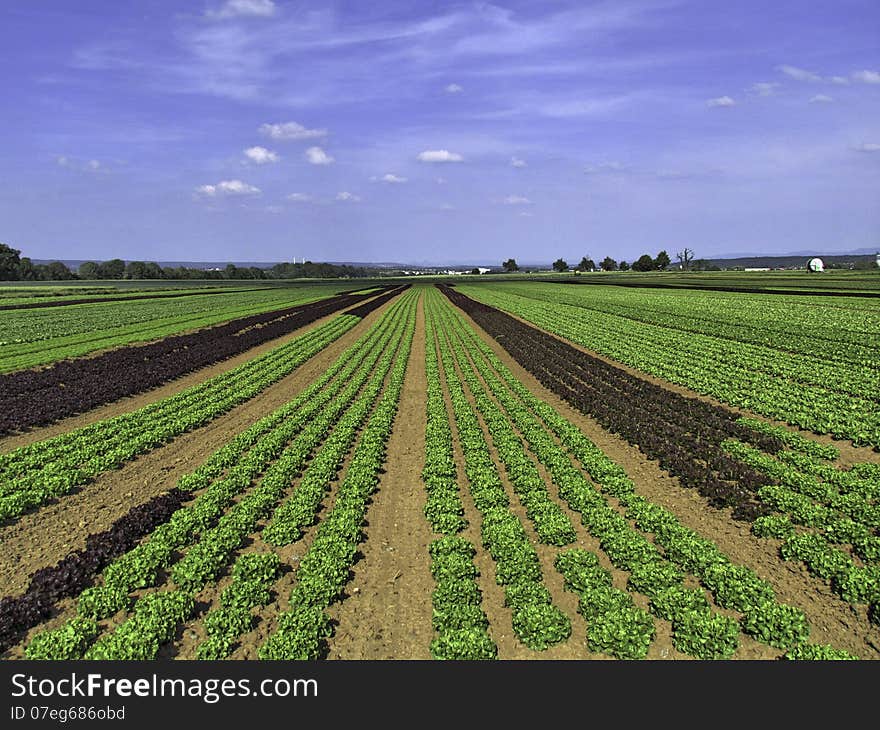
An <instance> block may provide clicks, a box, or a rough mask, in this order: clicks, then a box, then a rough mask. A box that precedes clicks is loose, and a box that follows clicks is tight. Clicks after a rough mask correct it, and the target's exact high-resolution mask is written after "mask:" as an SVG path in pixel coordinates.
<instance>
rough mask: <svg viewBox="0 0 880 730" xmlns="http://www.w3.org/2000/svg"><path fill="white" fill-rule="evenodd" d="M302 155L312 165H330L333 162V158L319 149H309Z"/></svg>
mask: <svg viewBox="0 0 880 730" xmlns="http://www.w3.org/2000/svg"><path fill="white" fill-rule="evenodd" d="M304 155H305V158H306V159H307V160H308V161H309V163H311V164H312V165H331V164H333V162H334V158H333V157H331V156H330V155H328V154H327V153H326V152H324V150H323V149H321V148H320V147H309V148H308V149H307V150H306V151H305V153H304Z"/></svg>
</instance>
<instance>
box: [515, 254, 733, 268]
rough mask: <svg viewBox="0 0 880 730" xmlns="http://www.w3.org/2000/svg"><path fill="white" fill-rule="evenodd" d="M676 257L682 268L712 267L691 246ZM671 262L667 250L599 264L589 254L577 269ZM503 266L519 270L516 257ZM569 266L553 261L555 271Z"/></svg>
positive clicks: (560, 260) (658, 265) (653, 265)
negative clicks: (696, 254)
mask: <svg viewBox="0 0 880 730" xmlns="http://www.w3.org/2000/svg"><path fill="white" fill-rule="evenodd" d="M676 258H677V259H678V261H679V262H680V264H681V268H682V269H692V268H701V269H708V268H711V267H710V266H709V265H708V264H706V262H705V261H702V260H699V261H694V252H693V251H692V250H691V249H689V248H685V249H683V250H681V251H679V252H678V253H677V254H676ZM671 263H672V259H670V258H669V254H668V253H667V252H666V251H660V252H659V253H658V254H657V255H656V256H654V257H652V256H651V255H650V254H642V255H641V256H640V257H639V258H638V259H636V260H635V261H633V262H632V263H629V262H628V261H620V262H618V261H615V260H614V259H613V258H611V257H610V256H606V257H605V258H604V259H602V261H601V263H600V264H599V265H598V266H596V262H595V261H593V259H591V258H590V257H589V256H584V257H583V258H582V259H581V260H580V263H579V264H578V265H577V266H576V267H575V271H597V270H599V269H601V270H602V271H629V270H632V271H664V270H666V269H667V268H668V267H669V265H670V264H671ZM501 267H502V268H503V269H504V270H505V271H507V272H512V271H519V266H518V265H517V263H516V259H512V258H511V259H507V261H503V262H502V263H501ZM569 268H570V267H569V265H568V262H567V261H566V260H565V259H563V258H561V257H560V258H558V259H556V261H554V262H553V270H554V271H558V272H560V273H561V272H563V271H568V270H569ZM714 268H716V269H717V268H718V267H717V266H716V267H714Z"/></svg>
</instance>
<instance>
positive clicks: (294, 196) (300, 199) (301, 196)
mask: <svg viewBox="0 0 880 730" xmlns="http://www.w3.org/2000/svg"><path fill="white" fill-rule="evenodd" d="M287 199H288V200H290V201H292V202H294V203H311V202H312V200H313V199H314V198H312V196H311V195H306V194H305V193H291V194H290V195H288V196H287Z"/></svg>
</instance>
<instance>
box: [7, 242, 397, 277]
mask: <svg viewBox="0 0 880 730" xmlns="http://www.w3.org/2000/svg"><path fill="white" fill-rule="evenodd" d="M387 273H388V272H387V271H383V270H381V269H373V268H369V267H363V266H349V265H348V264H326V263H314V262H312V261H305V262H302V263H298V264H297V263H290V262H283V263H278V264H274V265H273V266H271V267H269V268H265V269H264V268H261V267H259V266H236V265H235V264H227V265H226V266H225V267H224V268H222V269H198V268H193V267H187V266H159V264H157V263H156V262H154V261H128V262H125V261H123V260H122V259H110V260H108V261H85V262H83V263H82V264H80V265H79V267H78V268H77V270H76V271H72V270H71V269H70V267H68V266H67V265H66V264H64V263H63V262H61V261H52V262H50V263H48V264H36V263H34V262H33V261H32V260H31V259H30V258H28V257H27V256H21V251H20V250H18V249H15V248H12V247H11V246H8V245H6V244H4V243H0V281H72V280H76V279H80V280H87V281H93V280H96V279H335V278H368V277H373V276H381V275H383V274H387Z"/></svg>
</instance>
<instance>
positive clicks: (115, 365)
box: [0, 294, 364, 434]
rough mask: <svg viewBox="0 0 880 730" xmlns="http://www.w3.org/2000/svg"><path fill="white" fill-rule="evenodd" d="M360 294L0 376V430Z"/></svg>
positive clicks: (258, 338)
mask: <svg viewBox="0 0 880 730" xmlns="http://www.w3.org/2000/svg"><path fill="white" fill-rule="evenodd" d="M363 298H364V297H363V296H362V295H354V294H341V295H339V296H336V297H333V298H330V299H326V300H322V301H319V302H316V303H313V304H308V305H302V306H297V307H292V308H288V309H285V310H280V311H276V312H268V313H264V314H259V315H253V316H251V317H247V318H244V319H238V320H233V321H231V322H227V323H225V324H223V325H219V326H216V327H211V328H208V329H204V330H199V331H197V332H193V333H190V334H183V335H174V336H171V337H166V338H165V339H163V340H160V341H159V342H154V343H151V344H148V345H139V346H131V347H122V348H118V349H115V350H110V351H107V352H104V353H101V354H99V355H96V356H94V357H88V358H80V359H74V360H64V361H61V362H58V363H55V364H54V365H52V366H51V367H49V368H46V369H44V370H27V371H18V372H14V373H6V374H4V375H0V389H2V390H3V392H4V396H5V397H4V401H5V404H6V408H5V409H4V412H3V414H0V434H3V433H8V432H10V431H14V430H23V429H25V428H28V427H32V426H38V425H45V424H47V423H51V422H53V421H56V420H58V419H59V418H64V417H66V416H71V415H74V414H76V413H82V412H84V411H87V410H90V409H92V408H95V407H97V406H99V405H103V404H105V403H111V402H113V401H115V400H118V399H119V398H123V397H125V396H131V395H135V394H137V393H142V392H144V391H146V390H149V389H151V388H155V387H156V386H158V385H161V384H162V383H165V382H167V381H169V380H173V379H175V378H179V377H180V376H182V375H185V374H186V373H189V372H192V371H194V370H197V369H199V368H202V367H205V366H207V365H211V364H213V363H216V362H220V361H221V360H225V359H228V358H230V357H233V356H235V355H238V354H240V353H242V352H246V351H247V350H250V349H251V348H253V347H256V346H257V345H260V344H262V343H264V342H269V341H270V340H273V339H276V338H278V337H281V336H283V335H286V334H289V333H290V332H293V331H294V330H296V329H299V328H301V327H304V326H306V325H308V324H311V323H312V322H314V321H315V320H317V319H319V318H321V317H325V316H327V315H330V314H333V313H334V312H337V311H339V310H340V309H344V308H345V307H348V306H351V305H353V304H356V303H358V302H360V301H361V300H362V299H363ZM354 316H358V315H354Z"/></svg>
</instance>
